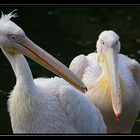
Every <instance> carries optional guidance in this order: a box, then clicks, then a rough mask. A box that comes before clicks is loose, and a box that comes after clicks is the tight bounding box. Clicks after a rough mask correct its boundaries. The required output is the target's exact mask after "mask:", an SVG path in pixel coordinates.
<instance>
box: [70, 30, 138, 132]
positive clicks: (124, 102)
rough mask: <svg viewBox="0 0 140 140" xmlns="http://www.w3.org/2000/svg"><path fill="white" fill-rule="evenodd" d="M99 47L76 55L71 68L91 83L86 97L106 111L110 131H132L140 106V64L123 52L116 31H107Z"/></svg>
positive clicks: (105, 115)
mask: <svg viewBox="0 0 140 140" xmlns="http://www.w3.org/2000/svg"><path fill="white" fill-rule="evenodd" d="M96 48H97V53H90V54H88V55H87V56H85V55H83V54H82V55H79V56H77V57H76V58H74V59H73V60H72V62H71V64H70V67H69V68H70V70H72V71H73V72H74V73H75V74H76V75H77V76H78V77H79V78H80V79H81V80H82V81H83V82H84V83H85V85H86V86H87V88H88V91H87V92H86V97H87V98H88V99H89V100H90V101H91V102H92V103H93V104H94V105H95V106H96V107H97V108H98V109H99V110H100V112H101V113H102V115H103V118H104V121H105V123H106V125H107V132H108V133H131V130H132V127H133V125H134V123H135V120H136V118H137V116H138V113H139V109H140V64H139V63H138V62H137V61H136V60H134V59H131V58H129V57H128V56H126V55H123V54H120V53H119V51H120V41H119V36H118V35H117V34H116V33H115V32H113V31H103V32H102V33H101V34H100V35H99V39H98V41H97V43H96Z"/></svg>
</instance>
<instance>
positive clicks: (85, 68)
mask: <svg viewBox="0 0 140 140" xmlns="http://www.w3.org/2000/svg"><path fill="white" fill-rule="evenodd" d="M69 69H70V70H72V71H73V72H74V73H75V74H76V75H77V76H78V77H79V78H80V79H81V80H82V81H83V82H84V83H85V85H86V86H87V88H88V89H89V88H91V87H92V86H93V85H94V83H95V82H96V81H97V79H98V78H99V76H100V75H101V67H100V65H99V63H98V56H97V53H90V54H88V55H87V56H85V55H79V56H77V57H75V58H74V59H73V60H72V62H71V64H70V67H69Z"/></svg>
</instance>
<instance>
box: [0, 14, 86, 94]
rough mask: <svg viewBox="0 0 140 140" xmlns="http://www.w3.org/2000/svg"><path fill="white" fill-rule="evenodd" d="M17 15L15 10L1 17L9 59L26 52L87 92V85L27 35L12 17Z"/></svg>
mask: <svg viewBox="0 0 140 140" xmlns="http://www.w3.org/2000/svg"><path fill="white" fill-rule="evenodd" d="M16 16H17V15H16V14H13V12H11V13H9V14H7V15H4V14H3V13H2V16H1V18H0V48H1V49H2V51H3V52H4V54H5V55H6V57H7V58H8V59H9V61H11V59H13V58H14V57H15V56H16V54H24V55H26V56H27V57H29V58H31V59H33V60H34V61H36V62H37V63H39V64H40V65H42V66H43V67H45V68H46V69H48V70H50V71H52V72H53V73H55V74H56V75H58V76H60V77H62V78H64V79H65V80H66V81H67V82H69V83H70V84H72V85H73V86H75V87H76V88H78V89H79V90H81V91H84V92H85V91H86V86H85V85H84V83H83V82H82V81H81V80H80V79H79V78H78V77H77V76H75V75H74V73H72V72H71V71H70V70H69V69H68V68H67V67H65V66H64V65H63V64H62V63H61V62H59V61H58V60H57V59H55V58H54V57H53V56H51V55H50V54H49V53H47V52H46V51H44V50H43V49H41V48H40V47H39V46H37V45H36V44H35V43H33V42H32V41H31V40H30V39H29V38H28V37H27V36H26V34H25V33H24V31H23V30H22V29H21V28H20V27H19V26H18V25H16V24H15V23H14V22H12V21H11V18H12V17H16Z"/></svg>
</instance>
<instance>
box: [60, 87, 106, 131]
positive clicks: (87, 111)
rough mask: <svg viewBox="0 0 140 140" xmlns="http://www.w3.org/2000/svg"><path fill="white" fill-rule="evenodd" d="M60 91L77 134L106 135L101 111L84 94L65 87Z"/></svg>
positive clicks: (65, 109)
mask: <svg viewBox="0 0 140 140" xmlns="http://www.w3.org/2000/svg"><path fill="white" fill-rule="evenodd" d="M60 90H61V91H60V92H61V94H60V95H59V99H60V103H61V105H62V107H63V108H64V111H65V113H66V115H67V117H68V118H69V120H70V124H71V125H72V126H73V127H74V128H75V129H76V130H77V132H79V133H93V132H94V133H106V125H105V123H104V120H103V117H102V115H101V113H100V111H99V110H98V109H97V108H96V107H95V106H94V105H93V104H92V103H90V102H89V101H88V99H87V98H85V97H84V95H83V94H82V93H80V92H79V91H78V90H75V89H74V88H71V87H69V86H63V87H61V89H60Z"/></svg>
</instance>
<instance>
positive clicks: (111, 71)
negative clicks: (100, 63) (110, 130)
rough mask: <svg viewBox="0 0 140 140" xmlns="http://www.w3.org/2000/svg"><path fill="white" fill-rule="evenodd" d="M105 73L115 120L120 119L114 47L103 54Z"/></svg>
mask: <svg viewBox="0 0 140 140" xmlns="http://www.w3.org/2000/svg"><path fill="white" fill-rule="evenodd" d="M104 58H105V65H106V72H107V75H108V78H109V82H110V90H111V101H112V107H113V110H114V113H115V115H116V120H117V121H118V120H119V119H120V117H121V112H122V99H121V86H120V78H119V71H118V62H117V53H116V51H115V50H114V47H109V48H107V50H106V51H105V53H104Z"/></svg>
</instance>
